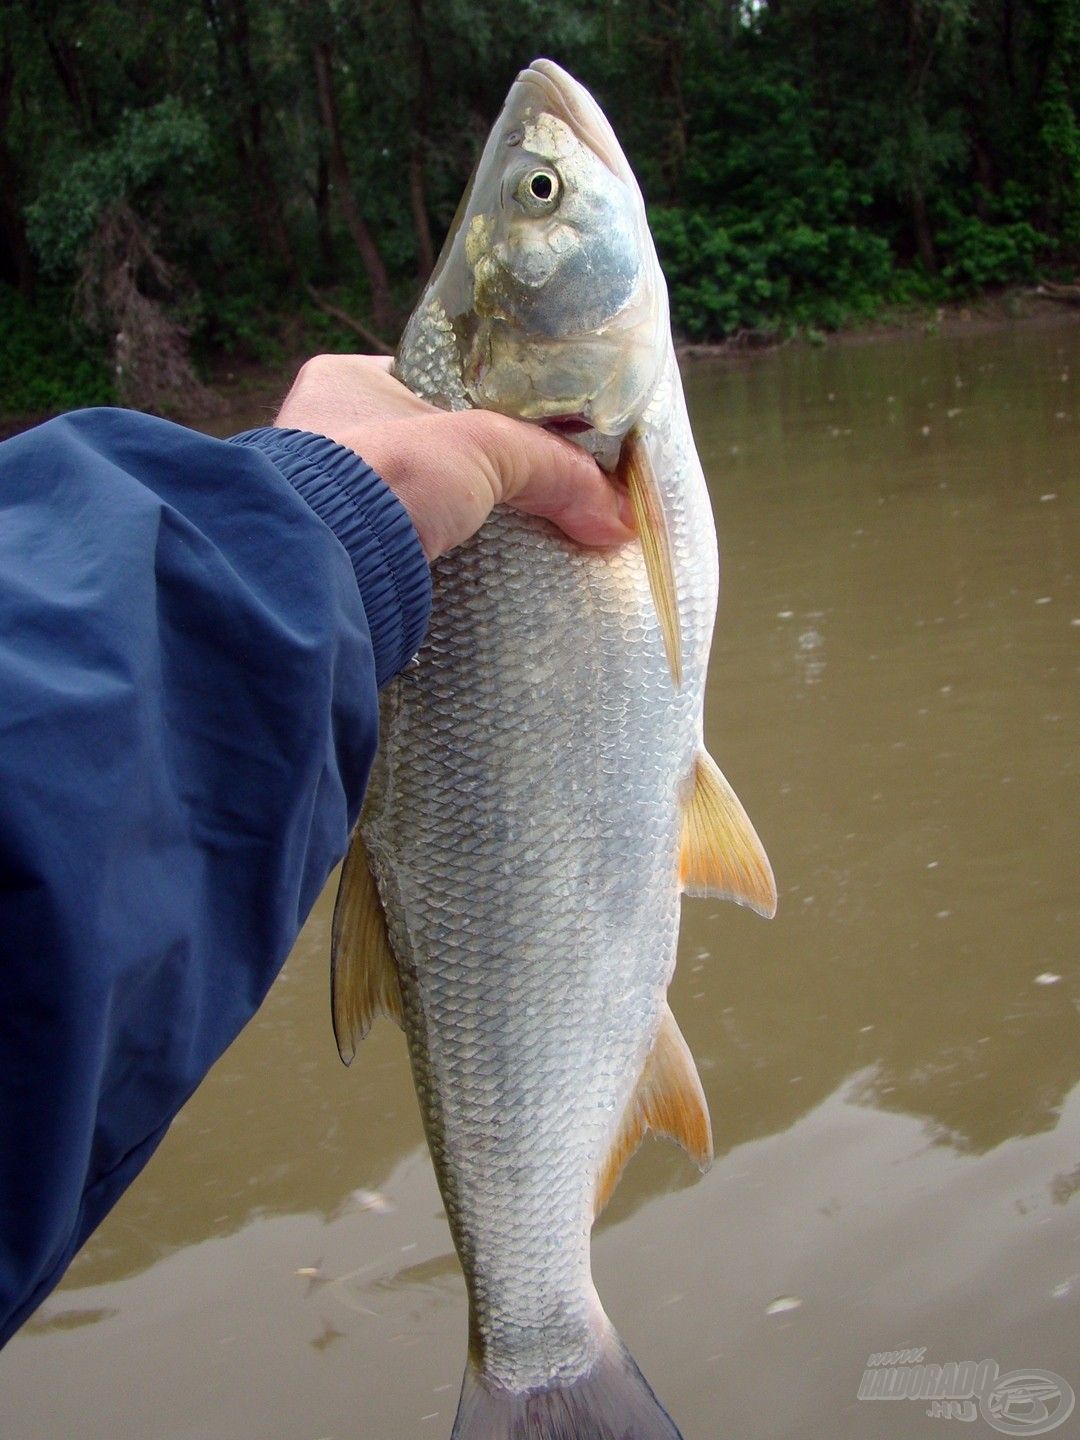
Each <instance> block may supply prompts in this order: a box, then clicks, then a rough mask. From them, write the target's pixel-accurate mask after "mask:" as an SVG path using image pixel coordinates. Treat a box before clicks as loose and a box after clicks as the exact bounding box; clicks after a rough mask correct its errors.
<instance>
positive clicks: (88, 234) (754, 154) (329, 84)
mask: <svg viewBox="0 0 1080 1440" xmlns="http://www.w3.org/2000/svg"><path fill="white" fill-rule="evenodd" d="M539 37H542V39H541V38H539ZM537 51H544V52H546V53H548V54H552V55H554V56H555V57H556V58H558V59H559V60H560V61H562V63H564V64H565V65H566V66H567V68H568V69H570V70H571V71H573V72H574V73H575V74H577V75H579V76H580V78H581V79H582V80H583V81H584V82H585V83H586V84H587V85H589V86H590V87H591V88H592V89H594V90H595V92H596V94H597V96H598V97H599V99H600V100H601V103H602V104H603V105H604V107H605V109H606V110H607V111H608V113H609V114H610V116H611V118H612V121H613V123H614V125H615V128H616V130H617V132H618V133H619V135H620V137H621V138H622V140H623V141H624V144H625V146H626V149H627V153H628V154H629V156H630V159H631V162H632V163H633V165H634V168H635V171H636V172H637V174H638V175H639V177H640V178H641V181H642V185H643V187H644V189H645V191H646V194H647V196H648V200H649V204H650V214H651V218H652V223H653V226H654V230H655V234H656V239H657V245H658V249H659V252H660V255H661V258H662V260H663V263H664V264H665V266H666V268H667V271H668V274H669V277H670V280H671V287H672V308H673V316H674V319H675V322H676V325H677V326H678V328H679V329H680V330H681V331H682V332H683V333H685V334H686V335H688V336H692V337H694V338H697V339H713V338H715V339H719V338H723V337H726V336H733V335H739V334H740V333H744V332H748V331H749V332H753V333H756V334H784V333H788V332H790V331H791V330H793V329H802V330H804V331H809V332H814V333H817V332H820V331H823V330H827V329H831V328H834V327H836V326H840V325H843V324H846V323H848V322H849V321H851V320H852V319H857V318H859V317H862V316H865V315H868V314H872V313H873V312H874V310H875V308H877V307H878V306H880V305H881V304H883V303H892V302H894V301H896V300H903V299H911V298H922V299H926V300H930V301H932V302H934V303H939V302H941V301H942V300H944V299H946V298H948V297H949V296H950V295H965V296H966V295H970V294H971V293H973V292H976V291H979V290H981V289H984V288H986V287H992V286H999V285H1002V284H1009V283H1015V282H1020V283H1026V282H1030V281H1031V280H1033V279H1035V278H1037V277H1038V275H1039V274H1041V273H1045V272H1046V271H1048V270H1049V271H1053V272H1054V273H1058V272H1060V271H1065V270H1067V269H1068V268H1070V267H1073V266H1075V265H1076V263H1077V261H1078V260H1080V125H1078V121H1077V115H1076V102H1077V93H1078V89H1080V0H705V3H702V0H607V3H606V4H605V5H604V6H596V7H583V6H580V5H578V4H577V3H576V0H518V3H517V4H516V5H514V6H506V5H503V4H501V3H497V0H404V3H402V0H305V3H304V4H303V5H295V4H290V3H287V0H175V3H173V4H171V5H168V6H166V5H163V4H161V3H160V0H95V3H94V4H93V5H91V4H89V3H88V0H28V3H27V4H25V5H23V6H3V7H0V321H2V322H3V323H4V328H5V333H4V343H3V346H2V350H3V355H2V360H0V365H2V367H3V378H4V380H5V393H6V397H7V398H6V404H7V405H8V406H9V407H14V406H15V405H16V404H26V405H27V407H28V408H39V407H40V408H50V407H53V406H62V405H65V404H70V403H74V402H75V401H77V400H78V399H80V398H84V399H91V398H100V397H101V396H102V395H105V394H111V393H114V392H116V391H117V386H119V391H118V393H119V394H120V395H121V396H122V397H123V396H126V397H127V398H128V399H131V400H135V399H137V400H138V403H141V404H155V403H156V404H160V405H167V406H172V405H173V404H174V400H170V399H169V397H168V394H167V393H166V392H167V391H168V390H169V389H170V386H171V388H172V390H173V391H175V392H176V393H177V394H179V393H180V392H183V391H186V390H187V391H190V389H191V386H192V385H193V384H194V383H196V382H195V381H194V376H193V374H191V372H190V371H185V370H184V366H185V365H187V364H188V349H189V347H190V351H191V354H193V355H194V356H195V358H196V360H197V361H198V362H199V363H200V364H205V363H209V362H213V361H215V360H216V359H217V357H220V356H222V355H224V354H229V355H232V356H236V357H239V358H246V359H250V360H265V359H267V358H274V357H276V356H278V355H280V354H281V353H282V349H283V347H285V346H289V345H293V344H296V343H300V342H301V340H302V343H310V344H340V345H351V344H354V343H356V341H355V337H354V336H353V335H352V334H351V333H350V332H349V331H348V330H342V329H341V327H340V326H339V325H338V323H337V322H336V321H332V320H330V319H328V317H327V316H326V315H325V314H324V313H323V312H322V311H320V310H318V309H317V308H315V306H314V305H313V303H312V302H311V300H310V298H309V293H310V292H309V287H310V286H314V287H315V289H316V290H318V291H319V292H320V293H321V294H329V295H332V296H333V297H334V303H335V304H336V305H338V306H339V307H342V308H344V309H346V310H348V311H350V312H352V313H354V314H356V315H357V316H358V317H359V318H360V319H361V320H363V321H364V323H365V324H368V325H372V323H374V328H375V329H376V330H380V329H381V330H382V333H383V334H384V335H385V336H386V338H387V339H393V334H394V330H395V328H396V326H397V324H399V323H400V321H401V319H402V317H403V316H404V314H405V313H407V310H408V308H409V305H410V303H411V300H412V298H413V296H414V295H415V293H416V287H417V285H418V284H419V283H420V281H421V279H422V277H423V275H424V274H425V273H426V271H427V270H428V268H429V267H430V264H431V260H432V256H433V254H434V253H435V252H437V248H438V244H439V241H440V239H441V237H442V235H443V234H444V233H445V231H446V229H447V227H448V226H449V224H450V222H451V219H452V217H453V214H454V210H455V207H456V204H457V200H458V197H459V195H460V193H461V190H462V188H463V186H464V184H465V182H466V180H467V178H468V174H469V171H470V168H471V166H472V164H473V162H474V160H475V158H476V155H477V152H478V149H479V147H480V145H481V144H482V143H483V139H484V136H485V134H486V132H487V129H488V126H489V124H490V122H491V118H492V116H493V115H494V114H495V113H497V111H498V108H499V106H500V104H501V102H502V98H503V95H504V94H505V91H506V87H507V84H508V82H509V81H510V79H511V78H512V76H513V74H514V72H515V71H516V69H517V68H518V67H519V66H520V65H521V64H523V63H526V62H527V61H528V60H530V59H531V58H532V57H533V55H534V54H535V53H536V52H537ZM15 289H17V290H18V292H19V297H18V298H16V297H15V295H14V293H13V292H14V290H15ZM73 317H75V318H73ZM88 331H93V332H94V333H93V338H91V339H88V338H87V335H88ZM132 345H134V346H135V349H136V352H137V353H136V363H135V364H134V368H133V365H132V350H131V347H132ZM60 355H62V356H63V357H64V363H63V364H59V363H58V358H57V357H58V356H60ZM159 361H161V362H162V363H160V364H159ZM166 362H167V363H166ZM136 372H138V373H141V375H142V376H144V377H145V385H143V384H142V382H139V384H134V381H133V378H132V377H133V375H134V374H135V373H136ZM170 376H171V379H170V378H169V377H170ZM133 384H134V388H132V387H133ZM140 386H141V387H142V388H140ZM146 387H148V388H146ZM155 390H157V391H160V394H158V395H157V396H156V398H155V393H154V392H155ZM19 397H23V398H22V399H20V398H19Z"/></svg>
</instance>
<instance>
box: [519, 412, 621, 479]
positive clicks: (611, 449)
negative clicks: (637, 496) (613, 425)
mask: <svg viewBox="0 0 1080 1440" xmlns="http://www.w3.org/2000/svg"><path fill="white" fill-rule="evenodd" d="M539 423H540V428H541V429H542V430H547V431H548V432H549V434H552V435H561V436H562V437H563V438H564V439H565V440H569V441H570V443H571V444H572V445H577V446H579V447H580V448H581V449H582V450H584V451H586V453H587V454H589V455H591V456H592V457H593V459H594V460H595V461H596V463H597V464H598V465H599V466H600V469H601V470H603V471H605V472H606V473H607V474H608V475H614V474H615V473H616V472H617V471H618V469H619V464H620V460H621V458H622V447H623V440H624V438H625V437H624V436H621V435H608V434H605V433H604V431H603V430H598V429H597V428H596V426H595V425H594V424H593V423H592V421H591V420H587V419H586V418H585V416H584V415H582V414H580V413H579V414H576V415H548V416H545V418H544V419H543V420H541V421H540V422H539Z"/></svg>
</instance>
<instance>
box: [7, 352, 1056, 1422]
mask: <svg viewBox="0 0 1080 1440" xmlns="http://www.w3.org/2000/svg"><path fill="white" fill-rule="evenodd" d="M1078 381H1080V328H1078V327H1077V326H1076V325H1075V324H1072V325H1068V324H1061V325H1046V326H1039V325H1025V326H1018V327H1015V328H1011V329H1010V328H1004V329H1000V330H997V331H993V332H990V333H986V334H981V335H974V336H969V337H967V338H960V339H947V340H946V339H940V338H931V337H918V338H907V339H902V340H895V341H888V342H882V343H876V344H873V345H863V346H852V345H848V346H837V347H835V348H833V347H830V348H825V349H822V350H818V351H814V350H791V351H781V352H777V353H772V354H764V355H760V356H758V357H753V358H750V359H747V360H744V361H740V362H738V363H717V364H708V363H706V364H698V365H697V366H696V367H695V368H694V369H693V370H692V372H691V374H690V377H689V392H690V398H691V408H692V411H693V413H694V416H695V422H696V427H697V433H698V437H699V441H700V447H701V451H702V455H703V458H704V460H705V464H706V469H707V471H708V473H709V475H710V480H711V484H712V487H713V495H714V501H715V509H716V514H717V521H718V527H719V531H720V537H721V547H722V552H723V560H724V584H723V597H722V604H721V611H720V617H719V622H718V626H717V632H716V641H715V649H714V658H713V664H712V670H711V689H710V692H709V699H708V716H707V733H708V735H709V738H710V748H711V749H712V750H713V753H714V754H715V755H717V757H718V758H719V759H720V762H721V764H722V765H723V767H724V769H725V771H726V772H727V774H728V776H729V778H730V779H731V780H732V782H733V783H734V784H735V786H736V788H737V789H738V791H739V793H740V794H741V796H742V798H743V800H744V802H745V803H746V805H747V808H748V809H749V811H750V813H751V815H752V816H753V818H754V820H755V822H756V824H757V827H758V829H759V831H760V833H761V835H762V836H763V838H764V839H765V841H766V844H767V846H768V848H769V851H770V854H771V856H772V859H773V862H774V865H775V868H776V871H777V876H778V879H779V886H780V911H779V915H778V917H777V919H776V920H775V921H774V922H773V923H772V924H771V925H770V924H766V923H764V922H762V921H760V920H759V919H757V917H756V916H754V915H751V914H749V913H746V912H743V911H739V910H737V909H735V908H733V907H724V906H720V905H716V904H713V903H710V902H707V901H694V902H688V903H687V905H686V907H685V909H684V921H683V937H682V942H681V949H680V961H679V969H678V973H677V976H676V979H675V983H674V987H673V1005H674V1009H675V1012H676V1014H677V1016H678V1017H679V1020H680V1023H681V1024H682V1027H683V1029H684V1031H685V1033H686V1035H687V1038H688V1040H689V1042H690V1045H691V1047H692V1049H693V1051H694V1053H695V1055H696V1056H697V1059H698V1064H699V1067H700V1070H701V1074H702V1078H703V1081H704V1084H705V1088H706V1091H707V1093H708V1097H709V1101H710V1104H711V1107H712V1114H713V1121H714V1126H715V1130H716V1148H717V1160H716V1164H715V1165H714V1167H713V1169H712V1170H711V1172H710V1173H709V1174H708V1175H707V1176H705V1177H704V1178H698V1177H697V1174H696V1171H694V1170H693V1168H692V1167H691V1166H690V1165H689V1164H688V1163H687V1162H686V1161H685V1160H684V1159H683V1158H682V1157H681V1155H680V1154H679V1153H678V1152H677V1151H676V1150H674V1149H673V1148H671V1147H669V1146H666V1145H660V1144H657V1143H653V1142H649V1143H647V1144H646V1146H645V1147H644V1148H643V1149H642V1151H641V1152H640V1153H639V1155H638V1156H637V1158H636V1159H635V1160H634V1161H633V1163H632V1164H631V1166H630V1168H629V1170H628V1172H627V1174H626V1176H625V1178H624V1180H623V1182H622V1184H621V1186H620V1188H619V1190H618V1192H617V1194H616V1196H615V1199H614V1201H613V1202H612V1205H611V1207H610V1209H609V1211H608V1213H607V1215H606V1216H605V1217H604V1220H603V1221H602V1222H601V1225H600V1226H599V1227H598V1230H597V1233H596V1237H595V1244H594V1254H595V1268H596V1279H597V1284H598V1288H599V1290H600V1294H601V1296H602V1297H603V1299H604V1301H605V1304H606V1306H607V1308H608V1311H609V1313H610V1314H611V1316H612V1318H613V1320H614V1321H615V1323H616V1324H617V1326H618V1327H619V1329H620V1330H621V1332H622V1334H623V1335H624V1337H625V1338H626V1340H627V1342H628V1344H629V1345H630V1347H631V1349H632V1351H633V1353H634V1354H635V1356H636V1357H637V1360H638V1362H639V1363H640V1365H641V1366H642V1368H643V1370H644V1371H645V1373H646V1374H647V1375H648V1376H649V1378H650V1380H651V1381H652V1383H653V1385H654V1386H655V1388H656V1389H657V1391H658V1393H659V1394H660V1395H661V1396H662V1397H663V1399H664V1400H665V1401H666V1403H667V1404H668V1406H669V1408H670V1410H671V1413H672V1415H673V1416H674V1417H675V1418H676V1420H677V1421H678V1422H679V1424H680V1425H681V1426H682V1428H683V1429H684V1431H685V1435H686V1437H687V1440H719V1437H739V1440H780V1437H798V1440H818V1437H835V1440H862V1437H870V1440H875V1437H885V1440H911V1437H919V1436H923V1435H926V1436H941V1435H949V1434H968V1435H970V1434H976V1433H978V1434H980V1435H985V1436H987V1437H992V1436H993V1435H994V1434H995V1433H999V1432H998V1431H995V1429H994V1428H993V1427H992V1426H991V1425H990V1423H989V1421H987V1420H986V1419H985V1418H983V1417H982V1416H980V1417H979V1418H978V1419H976V1420H975V1421H973V1422H971V1423H969V1424H963V1423H962V1422H961V1421H960V1420H958V1419H956V1418H953V1419H949V1418H942V1417H938V1418H931V1417H930V1416H928V1414H927V1411H928V1409H929V1408H931V1407H930V1406H929V1405H928V1403H927V1401H926V1400H925V1399H923V1400H918V1401H917V1400H909V1399H903V1400H898V1401H893V1402H891V1403H887V1404H886V1403H882V1402H880V1401H874V1400H870V1399H862V1400H860V1399H858V1398H857V1397H858V1391H859V1386H860V1382H861V1379H862V1376H863V1372H864V1369H865V1368H866V1366H867V1361H868V1359H869V1357H870V1356H871V1355H872V1354H876V1353H879V1352H884V1351H889V1350H895V1349H899V1348H901V1347H914V1348H917V1349H925V1359H926V1360H927V1361H930V1362H937V1363H939V1364H943V1365H944V1364H945V1363H946V1362H949V1361H957V1362H959V1361H964V1360H976V1361H977V1360H982V1359H992V1360H994V1361H995V1362H997V1364H998V1366H999V1367H1000V1370H1001V1372H1007V1371H1010V1370H1016V1369H1021V1368H1027V1369H1030V1368H1035V1369H1039V1370H1044V1371H1051V1372H1054V1373H1055V1374H1056V1375H1058V1376H1060V1377H1061V1378H1062V1379H1064V1380H1065V1381H1066V1382H1067V1383H1069V1384H1071V1386H1072V1387H1073V1388H1074V1389H1075V1390H1077V1391H1080V1324H1078V1321H1080V1244H1078V1241H1080V1086H1078V1084H1077V1082H1078V1080H1080V1015H1078V1000H1080V976H1078V973H1077V956H1078V952H1080V945H1078V933H1077V929H1078V927H1077V905H1076V854H1077V814H1078V803H1077V802H1078V796H1077V763H1076V762H1077V750H1076V729H1075V719H1076V698H1077V685H1076V649H1077V645H1078V643H1080V596H1078V595H1077V591H1076V587H1075V584H1074V571H1075V565H1076V556H1077V548H1076V545H1077V533H1076V498H1077V488H1076V477H1077V469H1078V461H1080V455H1078V444H1077V441H1078V434H1080V386H1078ZM330 904H331V892H328V893H327V894H326V895H324V896H323V898H322V900H321V901H320V903H319V905H318V906H317V908H316V910H315V912H314V913H313V915H312V917H311V919H310V921H309V923H308V925H307V926H306V928H305V930H304V932H303V934H302V935H301V937H300V939H299V941H298V943H297V946H296V950H295V952H294V954H293V956H292V958H291V959H290V961H289V963H288V965H287V966H286V969H285V971H284V973H283V974H282V976H281V978H280V980H279V982H278V983H277V985H276V986H275V988H274V990H273V991H272V993H271V996H270V999H269V1001H268V1002H267V1004H266V1006H265V1007H264V1009H263V1011H262V1012H261V1013H260V1015H259V1016H258V1018H257V1019H256V1021H255V1022H254V1023H253V1024H252V1025H251V1026H250V1027H249V1029H248V1030H247V1031H246V1032H245V1033H244V1034H243V1035H242V1036H241V1038H240V1039H239V1041H238V1042H237V1043H236V1045H235V1046H234V1047H233V1048H232V1049H231V1050H230V1051H229V1052H228V1054H227V1055H226V1056H225V1057H224V1059H223V1060H222V1061H221V1063H220V1064H219V1065H218V1066H217V1067H216V1069H215V1070H214V1071H213V1073H212V1075H211V1076H210V1077H209V1079H208V1080H207V1082H206V1084H205V1085H204V1086H203V1087H202V1088H201V1090H200V1091H199V1093H198V1094H197V1095H196V1096H195V1098H194V1099H193V1100H192V1102H191V1103H190V1104H189V1105H188V1107H187V1108H186V1109H185V1110H184V1112H183V1113H182V1114H181V1116H180V1117H179V1118H178V1120H177V1121H176V1124H175V1125H174V1127H173V1129H172V1131H171V1133H170V1135H169V1136H168V1138H167V1140H166V1142H165V1143H164V1145H163V1146H162V1147H161V1149H160V1151H159V1152H158V1154H157V1155H156V1156H155V1158H154V1159H153V1161H152V1162H151V1164H150V1165H149V1167H148V1168H147V1170H146V1171H145V1173H144V1174H143V1176H142V1177H141V1178H140V1180H139V1181H138V1182H137V1183H136V1185H135V1186H134V1187H133V1188H132V1189H131V1191H130V1192H129V1193H128V1195H127V1196H126V1197H125V1198H124V1200H123V1201H122V1202H121V1204H120V1205H119V1206H118V1207H117V1209H116V1210H115V1212H114V1213H113V1214H112V1215H111V1216H110V1217H109V1219H108V1220H107V1222H106V1223H105V1224H104V1225H103V1226H102V1227H101V1229H100V1230H99V1231H98V1232H97V1233H96V1234H95V1235H94V1237H93V1238H92V1239H91V1241H90V1242H89V1244H88V1245H87V1246H86V1247H85V1249H84V1250H83V1251H82V1253H81V1254H80V1255H79V1256H78V1257H77V1259H76V1261H75V1263H74V1264H73V1265H72V1267H71V1270H70V1272H69V1274H68V1276H67V1279H66V1281H65V1283H64V1284H63V1286H62V1287H61V1288H60V1289H59V1290H58V1291H56V1292H55V1293H54V1294H53V1296H52V1297H51V1298H50V1299H49V1300H48V1301H47V1302H46V1303H45V1305H44V1306H43V1307H42V1309H41V1310H40V1311H39V1312H38V1314H37V1315H36V1316H35V1317H34V1319H33V1320H31V1322H30V1323H29V1324H28V1325H27V1326H26V1327H25V1328H24V1330H23V1331H22V1332H21V1333H20V1334H19V1335H18V1336H17V1337H16V1338H15V1339H14V1340H13V1341H12V1342H11V1344H10V1345H9V1347H8V1349H7V1350H6V1351H5V1353H4V1355H3V1356H2V1357H0V1433H2V1434H3V1436H5V1437H6V1440H53V1437H59V1436H68V1435H78V1436H79V1437H80V1440H99V1437H100V1440H116V1437H138V1440H367V1437H371V1440H399V1437H401V1440H405V1437H410V1440H411V1437H418V1436H419V1437H423V1436H431V1437H433V1440H443V1437H446V1436H448V1435H449V1430H450V1425H451V1421H452V1418H453V1413H454V1408H455V1403H456V1399H457V1392H458V1386H459V1382H460V1377H461V1368H462V1361H463V1358H464V1353H465V1290H464V1285H463V1282H462V1279H461V1275H460V1272H459V1270H458V1267H457V1263H456V1260H455V1258H454V1256H453V1254H452V1251H451V1246H450V1240H449V1235H448V1232H447V1228H446V1222H445V1219H444V1216H443V1213H442V1208H441V1203H440V1199H439V1195H438V1191H437V1189H436V1186H435V1181H434V1178H433V1176H432V1171H431V1165H430V1162H429V1159H428V1156H427V1151H426V1149H425V1147H424V1143H423V1137H422V1134H421V1129H420V1122H419V1118H418V1114H417V1107H416V1102H415V1099H414V1096H413V1092H412V1087H411V1084H410V1079H409V1073H408V1067H407V1063H406V1057H405V1047H404V1042H403V1040H402V1037H401V1035H400V1033H399V1032H398V1031H397V1030H396V1029H394V1028H393V1027H392V1026H391V1025H389V1024H387V1023H385V1022H384V1023H383V1024H381V1025H379V1026H377V1027H376V1030H375V1031H374V1032H373V1033H372V1035H371V1036H370V1037H369V1039H368V1040H367V1041H366V1042H365V1043H364V1045H363V1046H362V1048H361V1050H360V1053H359V1054H358V1056H357V1059H356V1061H355V1062H354V1064H353V1067H352V1069H351V1070H349V1071H346V1070H344V1069H343V1068H342V1066H341V1064H340V1062H339V1061H338V1058H337V1054H336V1051H335V1049H334V1044H333V1039H332V1036H331V1033H330V1026H329V1020H328V1014H327V949H328V927H329V920H330ZM1059 1401H1060V1397H1059V1398H1058V1399H1055V1400H1052V1402H1051V1403H1050V1406H1049V1409H1048V1410H1047V1411H1046V1413H1047V1414H1048V1415H1050V1416H1051V1417H1052V1416H1053V1414H1054V1406H1057V1405H1059ZM1026 1414H1027V1419H1026V1421H1022V1423H1025V1424H1026V1425H1027V1427H1028V1428H1027V1429H1026V1430H1013V1431H1012V1432H1010V1433H1038V1431H1037V1430H1036V1428H1035V1427H1036V1419H1033V1418H1032V1415H1033V1414H1034V1412H1033V1411H1032V1410H1031V1409H1030V1407H1029V1409H1028V1411H1027V1412H1026ZM1055 1433H1057V1434H1059V1435H1061V1436H1065V1435H1074V1436H1075V1435H1080V1410H1078V1411H1075V1412H1074V1413H1073V1415H1072V1417H1070V1418H1069V1419H1067V1420H1065V1421H1064V1422H1063V1423H1062V1424H1061V1425H1060V1426H1058V1427H1057V1428H1056V1431H1055Z"/></svg>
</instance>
